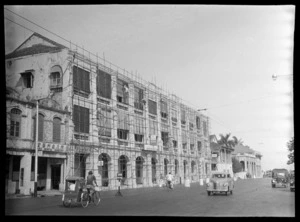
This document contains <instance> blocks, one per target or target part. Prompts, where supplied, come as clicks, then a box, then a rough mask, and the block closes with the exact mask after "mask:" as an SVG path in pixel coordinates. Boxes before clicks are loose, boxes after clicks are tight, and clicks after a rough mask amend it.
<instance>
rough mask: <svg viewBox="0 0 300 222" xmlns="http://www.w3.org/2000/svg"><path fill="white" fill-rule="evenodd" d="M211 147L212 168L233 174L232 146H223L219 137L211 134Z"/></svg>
mask: <svg viewBox="0 0 300 222" xmlns="http://www.w3.org/2000/svg"><path fill="white" fill-rule="evenodd" d="M209 138H210V149H211V155H212V156H211V170H212V171H220V172H227V173H230V174H231V175H232V176H233V171H232V157H231V153H232V152H233V149H232V148H229V147H225V146H222V145H220V144H218V140H217V137H216V136H215V135H211V136H209Z"/></svg>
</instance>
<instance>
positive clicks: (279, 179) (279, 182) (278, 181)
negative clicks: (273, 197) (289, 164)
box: [271, 169, 289, 188]
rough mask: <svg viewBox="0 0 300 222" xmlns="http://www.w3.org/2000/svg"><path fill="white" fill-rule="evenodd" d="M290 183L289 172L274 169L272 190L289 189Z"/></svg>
mask: <svg viewBox="0 0 300 222" xmlns="http://www.w3.org/2000/svg"><path fill="white" fill-rule="evenodd" d="M288 182H289V172H288V170H287V169H273V170H272V180H271V184H272V188H275V187H276V186H281V187H287V186H288Z"/></svg>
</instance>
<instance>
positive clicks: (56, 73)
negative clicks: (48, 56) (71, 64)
mask: <svg viewBox="0 0 300 222" xmlns="http://www.w3.org/2000/svg"><path fill="white" fill-rule="evenodd" d="M61 73H62V71H61V68H60V67H59V66H53V67H52V68H51V72H50V88H57V87H61V86H62V79H61Z"/></svg>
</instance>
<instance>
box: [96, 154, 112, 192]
mask: <svg viewBox="0 0 300 222" xmlns="http://www.w3.org/2000/svg"><path fill="white" fill-rule="evenodd" d="M109 159H110V157H109V156H108V155H107V154H106V153H102V154H101V155H100V156H99V161H102V167H101V178H102V186H103V187H108V183H109V179H108V162H109Z"/></svg>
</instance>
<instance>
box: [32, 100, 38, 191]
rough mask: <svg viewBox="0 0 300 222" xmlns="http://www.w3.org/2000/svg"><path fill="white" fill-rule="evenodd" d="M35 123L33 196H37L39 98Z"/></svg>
mask: <svg viewBox="0 0 300 222" xmlns="http://www.w3.org/2000/svg"><path fill="white" fill-rule="evenodd" d="M35 120H36V123H35V129H36V130H35V161H34V166H35V167H34V191H33V196H34V197H37V174H38V132H39V129H38V127H39V100H36V118H35Z"/></svg>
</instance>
